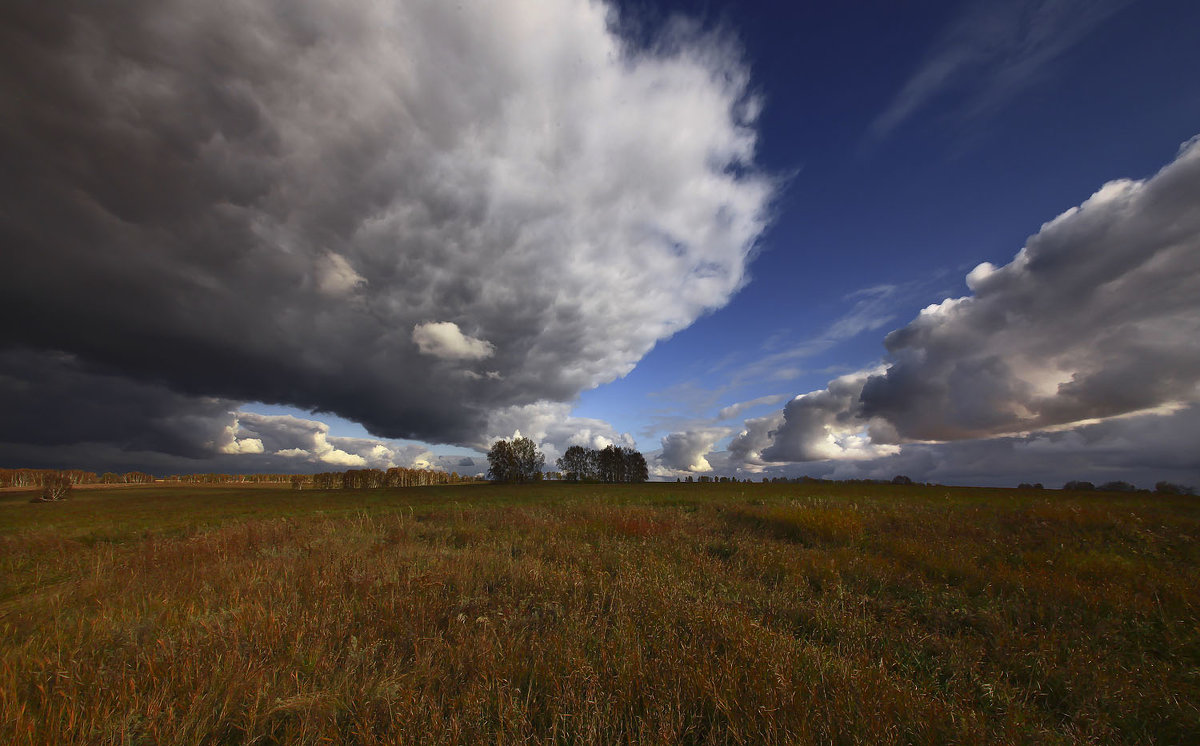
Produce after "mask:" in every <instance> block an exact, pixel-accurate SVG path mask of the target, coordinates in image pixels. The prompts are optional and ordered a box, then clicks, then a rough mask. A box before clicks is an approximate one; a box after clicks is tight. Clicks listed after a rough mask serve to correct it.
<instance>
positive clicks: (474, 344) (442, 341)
mask: <svg viewBox="0 0 1200 746" xmlns="http://www.w3.org/2000/svg"><path fill="white" fill-rule="evenodd" d="M412 338H413V341H414V342H416V343H417V349H419V350H420V351H421V354H422V355H432V356H433V357H440V358H442V359H443V360H482V359H483V358H485V357H491V355H492V353H493V352H495V351H496V348H495V347H494V346H492V343H491V342H488V341H487V340H485V339H476V338H474V337H468V336H467V335H465V334H463V333H462V331H461V330H460V329H459V328H458V324H455V323H454V322H453V321H438V322H429V323H425V324H417V325H416V326H414V327H413V334H412ZM472 372H474V371H472ZM492 373H494V371H492V372H489V374H488V375H489V376H490V375H491V374H492ZM475 375H476V376H478V375H479V374H477V373H476V374H475Z"/></svg>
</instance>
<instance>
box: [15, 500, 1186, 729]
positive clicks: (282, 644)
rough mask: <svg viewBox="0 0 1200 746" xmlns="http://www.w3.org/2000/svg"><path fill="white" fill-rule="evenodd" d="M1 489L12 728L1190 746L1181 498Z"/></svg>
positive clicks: (1184, 532)
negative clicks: (49, 498) (60, 492)
mask: <svg viewBox="0 0 1200 746" xmlns="http://www.w3.org/2000/svg"><path fill="white" fill-rule="evenodd" d="M27 500H28V495H23V494H20V493H6V494H3V495H0V742H2V743H13V744H23V743H37V744H55V743H131V744H132V743H201V742H210V743H264V744H265V743H292V742H299V743H322V742H352V743H463V744H474V743H572V744H584V743H588V744H609V743H661V744H668V743H697V744H698V743H746V744H751V743H801V744H804V743H822V744H824V743H871V744H875V743H880V744H884V743H1098V742H1117V743H1122V742H1123V743H1163V744H1177V743H1197V742H1200V709H1198V703H1200V619H1198V612H1197V610H1198V608H1200V500H1197V499H1195V498H1161V497H1154V496H1149V495H1102V494H1069V493H1060V492H1034V491H1029V492H1018V491H1013V490H982V489H953V488H922V487H892V486H866V485H855V486H851V485H744V484H729V485H676V484H660V485H636V486H635V485H629V486H604V485H562V484H542V485H531V486H524V487H493V486H486V485H482V486H481V485H468V486H444V487H426V488H407V489H398V490H381V491H368V492H346V491H334V492H292V491H289V490H270V489H220V488H203V487H201V488H190V487H171V488H165V489H163V488H155V487H147V488H140V489H111V490H110V489H98V490H87V491H82V490H81V491H77V492H76V493H75V495H74V496H73V497H72V499H71V500H70V501H68V502H65V503H61V504H30V503H28V502H27Z"/></svg>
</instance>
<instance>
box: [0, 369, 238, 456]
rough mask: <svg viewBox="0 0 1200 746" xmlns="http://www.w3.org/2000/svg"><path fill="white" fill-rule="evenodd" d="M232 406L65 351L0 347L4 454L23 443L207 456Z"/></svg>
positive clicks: (230, 419)
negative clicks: (91, 362) (94, 363)
mask: <svg viewBox="0 0 1200 746" xmlns="http://www.w3.org/2000/svg"><path fill="white" fill-rule="evenodd" d="M235 408H236V404H235V403H234V402H230V401H227V400H223V399H216V398H211V397H194V396H186V395H182V394H178V393H175V392H174V391H172V390H171V389H169V388H167V387H166V386H164V385H162V384H158V383H153V382H150V383H142V382H138V381H134V380H131V379H128V378H126V377H124V376H120V375H115V374H113V372H112V371H109V370H104V369H100V368H97V367H96V366H90V365H88V364H85V363H83V362H82V361H80V360H79V359H78V358H76V357H74V356H72V355H68V354H65V353H52V352H39V351H32V350H24V349H9V350H0V412H2V413H3V416H0V455H5V456H7V454H8V453H9V452H10V451H11V448H12V445H13V444H18V443H21V444H26V445H29V446H33V447H39V448H42V447H44V448H48V449H50V450H53V449H55V448H59V447H62V446H67V445H70V444H74V443H91V444H96V443H108V444H111V445H112V446H113V447H114V448H117V449H123V450H128V451H160V452H162V453H163V454H165V455H169V456H178V457H184V458H200V457H206V456H209V455H211V454H212V453H213V452H214V451H216V450H218V449H219V447H220V446H219V443H220V441H221V440H222V436H223V434H224V432H225V429H226V428H227V427H229V426H230V425H231V424H232V422H233V419H234V418H233V413H232V412H233V409H235ZM9 458H11V457H9ZM6 461H8V463H6V464H5V465H6V466H10V467H11V466H20V465H22V464H21V463H19V462H16V461H11V460H9V459H8V458H6Z"/></svg>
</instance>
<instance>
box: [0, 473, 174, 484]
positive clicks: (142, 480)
mask: <svg viewBox="0 0 1200 746" xmlns="http://www.w3.org/2000/svg"><path fill="white" fill-rule="evenodd" d="M62 480H66V482H67V483H68V484H70V485H78V484H149V483H151V482H153V481H154V475H153V474H147V473H146V472H143V471H128V472H125V473H124V474H117V473H116V472H111V471H108V472H104V473H103V474H97V473H96V472H94V471H83V470H82V469H0V487H45V486H46V485H47V484H49V483H51V482H53V483H55V484H58V483H60V482H61V481H62Z"/></svg>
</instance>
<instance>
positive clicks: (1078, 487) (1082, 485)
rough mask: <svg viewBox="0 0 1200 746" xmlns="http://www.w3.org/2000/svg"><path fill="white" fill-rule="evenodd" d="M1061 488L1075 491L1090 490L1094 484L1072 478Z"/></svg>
mask: <svg viewBox="0 0 1200 746" xmlns="http://www.w3.org/2000/svg"><path fill="white" fill-rule="evenodd" d="M1063 489H1064V490H1068V491H1075V492H1092V491H1094V490H1095V489H1096V485H1094V484H1092V483H1091V482H1080V481H1077V480H1072V481H1070V482H1067V483H1066V484H1064V485H1063Z"/></svg>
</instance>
